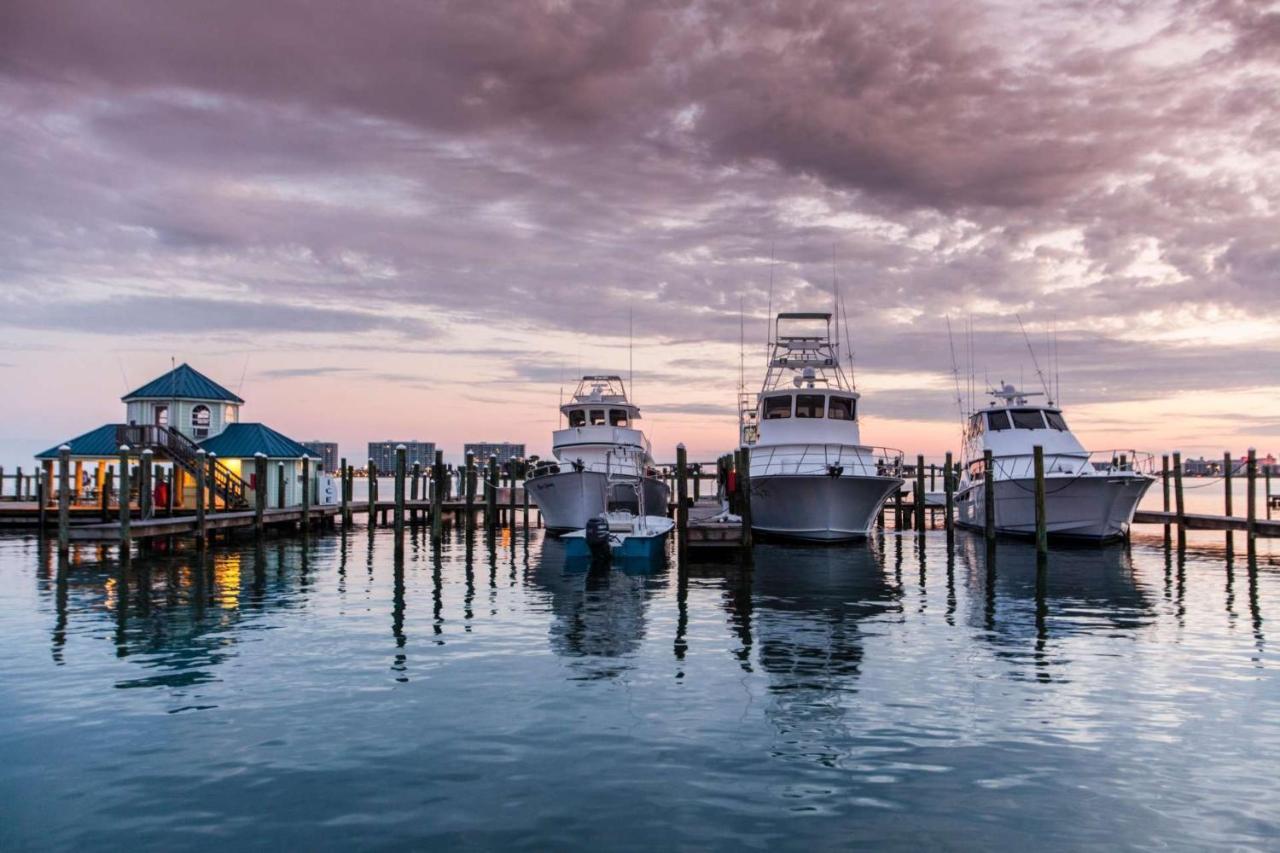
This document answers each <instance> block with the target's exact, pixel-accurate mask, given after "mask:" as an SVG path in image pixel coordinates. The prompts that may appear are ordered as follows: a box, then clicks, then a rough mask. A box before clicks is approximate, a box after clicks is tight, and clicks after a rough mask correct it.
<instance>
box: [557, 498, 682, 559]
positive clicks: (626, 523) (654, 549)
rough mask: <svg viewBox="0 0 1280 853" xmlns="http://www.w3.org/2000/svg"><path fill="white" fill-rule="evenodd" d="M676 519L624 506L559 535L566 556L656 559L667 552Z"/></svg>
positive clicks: (576, 557)
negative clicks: (642, 513) (640, 513)
mask: <svg viewBox="0 0 1280 853" xmlns="http://www.w3.org/2000/svg"><path fill="white" fill-rule="evenodd" d="M674 527H675V522H674V521H673V520H671V519H670V518H668V517H667V516H665V515H633V514H631V513H630V512H627V511H626V510H615V511H613V512H607V513H602V514H601V515H599V516H597V517H596V518H592V519H589V520H588V521H587V526H586V527H585V528H583V529H582V530H575V531H573V532H572V533H566V534H565V535H564V536H562V537H560V538H561V540H562V541H563V542H564V543H565V554H566V556H568V557H569V559H571V560H572V559H582V558H590V559H592V560H607V559H616V560H636V561H639V560H656V559H658V558H660V557H661V556H662V555H663V554H665V553H666V542H667V536H669V535H670V534H671V531H672V529H674Z"/></svg>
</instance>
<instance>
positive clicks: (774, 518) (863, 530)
mask: <svg viewBox="0 0 1280 853" xmlns="http://www.w3.org/2000/svg"><path fill="white" fill-rule="evenodd" d="M901 485H902V480H900V479H898V478H897V477H830V476H827V475H825V474H815V475H807V474H778V475H765V476H761V477H753V478H752V479H751V529H752V530H753V531H755V532H759V533H763V534H766V535H768V536H773V537H778V538H783V539H794V540H798V541H803V542H846V541H849V540H853V539H861V538H864V537H865V536H866V535H867V534H868V532H870V530H871V525H872V523H873V522H874V521H875V519H876V515H877V514H878V513H879V512H880V508H881V507H882V506H884V503H885V501H886V500H888V499H889V498H890V497H891V496H892V495H893V493H894V491H895V490H896V489H898V488H899V487H900V486H901Z"/></svg>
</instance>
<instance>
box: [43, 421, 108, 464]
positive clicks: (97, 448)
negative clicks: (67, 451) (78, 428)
mask: <svg viewBox="0 0 1280 853" xmlns="http://www.w3.org/2000/svg"><path fill="white" fill-rule="evenodd" d="M117 426H119V425H118V424H103V425H102V426H100V427H98V428H97V429H93V430H89V431H88V432H86V433H85V434H84V435H78V436H76V437H75V438H73V439H71V440H70V441H64V442H62V443H61V444H57V445H55V446H53V447H50V448H49V449H48V450H46V451H45V452H43V453H37V454H36V458H37V459H57V458H58V448H59V447H61V446H62V445H63V444H69V445H71V455H72V456H92V457H94V458H97V459H106V458H108V457H114V456H116V455H118V454H119V453H120V445H119V444H117V443H116V427H117Z"/></svg>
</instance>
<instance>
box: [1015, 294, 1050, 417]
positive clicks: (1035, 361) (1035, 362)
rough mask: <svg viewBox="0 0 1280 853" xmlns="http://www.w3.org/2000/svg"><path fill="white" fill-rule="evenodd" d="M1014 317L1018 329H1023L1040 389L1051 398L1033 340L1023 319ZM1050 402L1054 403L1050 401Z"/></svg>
mask: <svg viewBox="0 0 1280 853" xmlns="http://www.w3.org/2000/svg"><path fill="white" fill-rule="evenodd" d="M1013 316H1015V317H1017V318H1018V328H1019V329H1022V339H1023V340H1024V341H1026V342H1027V351H1028V352H1030V353H1031V363H1032V364H1033V365H1035V368H1036V376H1038V377H1040V387H1041V388H1042V389H1043V390H1044V395H1045V396H1046V397H1048V396H1049V383H1048V382H1046V381H1045V378H1044V373H1042V372H1041V370H1040V361H1039V359H1037V358H1036V348H1035V347H1033V346H1032V345H1031V338H1030V337H1028V336H1027V327H1026V326H1024V325H1022V317H1021V316H1020V315H1018V314H1014V315H1013ZM1049 402H1051V403H1052V402H1053V401H1052V400H1050V401H1049Z"/></svg>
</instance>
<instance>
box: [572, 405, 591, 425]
mask: <svg viewBox="0 0 1280 853" xmlns="http://www.w3.org/2000/svg"><path fill="white" fill-rule="evenodd" d="M586 425H587V413H586V412H584V411H583V410H582V409H574V410H573V411H571V412H569V426H571V427H580V426H586Z"/></svg>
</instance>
